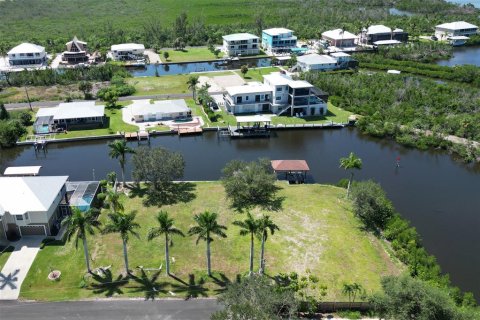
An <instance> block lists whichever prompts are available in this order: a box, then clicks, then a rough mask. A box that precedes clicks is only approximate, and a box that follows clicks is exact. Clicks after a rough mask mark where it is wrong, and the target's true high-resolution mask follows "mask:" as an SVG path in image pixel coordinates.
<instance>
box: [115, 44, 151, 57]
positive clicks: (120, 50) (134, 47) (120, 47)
mask: <svg viewBox="0 0 480 320" xmlns="http://www.w3.org/2000/svg"><path fill="white" fill-rule="evenodd" d="M109 56H110V58H111V59H113V60H115V61H131V60H144V59H145V46H144V45H143V44H139V43H122V44H114V45H113V46H112V47H111V48H110V52H109Z"/></svg>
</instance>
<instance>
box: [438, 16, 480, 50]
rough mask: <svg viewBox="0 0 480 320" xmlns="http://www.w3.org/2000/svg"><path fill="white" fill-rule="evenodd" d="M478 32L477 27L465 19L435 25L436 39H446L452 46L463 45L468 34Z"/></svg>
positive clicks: (471, 34)
mask: <svg viewBox="0 0 480 320" xmlns="http://www.w3.org/2000/svg"><path fill="white" fill-rule="evenodd" d="M477 33H478V27H477V26H476V25H474V24H471V23H468V22H465V21H455V22H450V23H443V24H440V25H438V26H436V27H435V36H436V37H437V39H438V40H447V41H450V43H451V44H452V45H454V46H458V45H463V44H465V42H466V41H467V40H468V39H469V37H470V36H473V35H476V34H477Z"/></svg>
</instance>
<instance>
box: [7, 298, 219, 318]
mask: <svg viewBox="0 0 480 320" xmlns="http://www.w3.org/2000/svg"><path fill="white" fill-rule="evenodd" d="M218 309H219V306H218V305H217V301H216V300H215V299H192V300H187V301H185V300H153V301H152V300H148V301H144V300H94V301H72V302H18V301H0V319H1V320H23V319H25V320H27V319H28V320H32V319H35V320H47V319H48V320H52V319H64V320H70V319H72V320H73V319H76V320H90V319H91V320H104V319H105V320H106V319H115V320H117V319H118V320H135V319H142V320H149V319H162V320H167V319H168V320H208V319H210V315H211V314H212V313H213V312H215V311H216V310H218Z"/></svg>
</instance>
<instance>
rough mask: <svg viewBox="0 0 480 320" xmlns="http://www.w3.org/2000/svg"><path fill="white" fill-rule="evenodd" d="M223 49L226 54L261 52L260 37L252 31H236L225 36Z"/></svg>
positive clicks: (236, 54) (253, 53)
mask: <svg viewBox="0 0 480 320" xmlns="http://www.w3.org/2000/svg"><path fill="white" fill-rule="evenodd" d="M222 38H223V47H222V50H223V52H225V54H226V55H228V56H230V57H232V56H238V55H256V54H258V53H259V52H260V45H259V41H258V40H259V38H258V37H257V36H256V35H253V34H251V33H234V34H229V35H226V36H223V37H222Z"/></svg>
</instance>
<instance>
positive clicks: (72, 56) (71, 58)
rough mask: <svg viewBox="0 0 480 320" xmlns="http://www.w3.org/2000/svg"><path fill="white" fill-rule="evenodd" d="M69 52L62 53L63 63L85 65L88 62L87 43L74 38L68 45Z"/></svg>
mask: <svg viewBox="0 0 480 320" xmlns="http://www.w3.org/2000/svg"><path fill="white" fill-rule="evenodd" d="M66 46H67V51H64V52H63V53H62V61H63V62H65V63H68V64H76V63H83V62H87V61H88V55H87V43H86V42H83V41H80V40H78V39H77V37H76V36H75V37H73V39H72V41H69V42H67V43H66Z"/></svg>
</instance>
